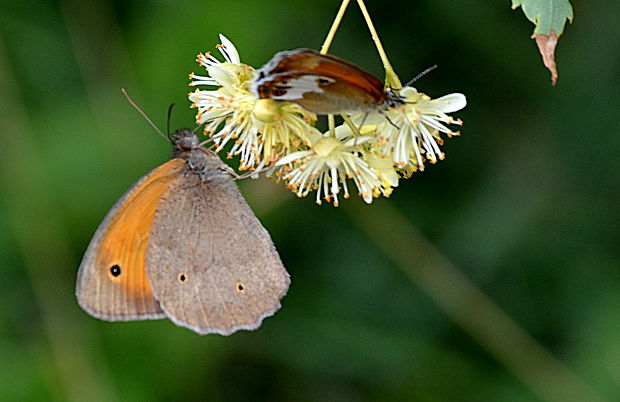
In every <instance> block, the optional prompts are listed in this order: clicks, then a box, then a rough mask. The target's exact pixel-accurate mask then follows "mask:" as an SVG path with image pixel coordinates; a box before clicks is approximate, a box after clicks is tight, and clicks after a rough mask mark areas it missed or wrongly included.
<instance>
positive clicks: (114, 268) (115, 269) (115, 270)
mask: <svg viewBox="0 0 620 402" xmlns="http://www.w3.org/2000/svg"><path fill="white" fill-rule="evenodd" d="M120 274H121V267H119V266H118V265H116V264H115V265H112V266H111V267H110V275H112V276H114V277H117V276H119V275H120Z"/></svg>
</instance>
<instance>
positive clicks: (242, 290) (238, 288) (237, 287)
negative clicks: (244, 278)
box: [235, 282, 245, 293]
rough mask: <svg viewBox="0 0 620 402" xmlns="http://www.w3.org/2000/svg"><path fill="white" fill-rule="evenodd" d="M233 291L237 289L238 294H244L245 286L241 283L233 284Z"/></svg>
mask: <svg viewBox="0 0 620 402" xmlns="http://www.w3.org/2000/svg"><path fill="white" fill-rule="evenodd" d="M235 289H237V292H239V293H245V284H244V283H243V282H237V283H236V284H235Z"/></svg>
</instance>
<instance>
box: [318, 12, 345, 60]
mask: <svg viewBox="0 0 620 402" xmlns="http://www.w3.org/2000/svg"><path fill="white" fill-rule="evenodd" d="M348 6H349V0H342V4H340V9H339V10H338V14H336V18H335V19H334V22H332V26H331V28H329V32H328V33H327V38H325V42H323V46H321V54H327V52H328V51H329V47H330V46H331V44H332V41H333V40H334V36H335V35H336V31H337V30H338V27H339V26H340V22H341V21H342V17H343V16H344V12H345V11H346V10H347V7H348Z"/></svg>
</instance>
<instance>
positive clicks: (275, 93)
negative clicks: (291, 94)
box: [273, 89, 286, 96]
mask: <svg viewBox="0 0 620 402" xmlns="http://www.w3.org/2000/svg"><path fill="white" fill-rule="evenodd" d="M273 94H274V95H275V96H282V95H285V94H286V91H285V90H283V89H274V90H273Z"/></svg>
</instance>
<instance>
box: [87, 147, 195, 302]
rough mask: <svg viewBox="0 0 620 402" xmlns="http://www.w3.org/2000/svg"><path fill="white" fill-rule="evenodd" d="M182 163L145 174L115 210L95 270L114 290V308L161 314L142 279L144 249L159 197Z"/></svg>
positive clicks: (165, 164)
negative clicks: (114, 271) (116, 270)
mask: <svg viewBox="0 0 620 402" xmlns="http://www.w3.org/2000/svg"><path fill="white" fill-rule="evenodd" d="M185 163H186V162H185V160H184V159H179V158H176V159H172V160H170V161H168V162H166V163H164V164H163V165H161V166H159V167H158V168H156V169H155V170H153V171H152V172H151V173H149V174H148V175H147V176H146V177H145V178H144V180H143V181H142V182H141V183H140V184H139V185H138V186H137V187H136V188H135V189H134V190H133V191H132V192H131V194H130V195H129V196H128V197H127V198H126V199H125V201H124V202H123V204H122V205H121V206H120V207H119V210H118V211H117V213H116V215H115V217H114V219H113V220H112V222H110V225H109V226H108V228H107V231H106V233H105V235H104V236H103V238H102V240H101V243H100V245H99V249H98V250H97V257H96V260H95V267H96V269H97V270H98V271H100V272H101V274H102V277H107V278H108V279H109V280H110V282H112V283H113V284H114V286H115V287H116V289H117V291H115V295H114V296H115V297H119V298H120V299H121V300H119V301H118V304H117V305H120V306H127V307H128V308H129V309H133V310H135V311H134V312H135V313H137V314H149V313H159V312H161V311H162V310H161V308H160V307H159V303H158V302H157V301H156V300H155V297H154V296H153V291H152V290H151V286H150V284H149V282H148V279H147V276H146V267H145V255H146V247H147V245H148V238H149V233H150V231H151V224H152V223H153V217H154V215H155V212H156V211H157V207H158V206H159V202H160V200H161V197H162V196H163V195H164V193H165V192H166V190H167V189H168V187H169V186H170V185H171V184H172V183H173V182H174V181H175V180H176V179H178V178H179V177H180V175H182V174H183V171H184V169H185ZM115 265H117V266H118V267H120V274H119V275H118V276H114V275H113V274H112V273H111V268H112V267H113V266H115Z"/></svg>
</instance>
